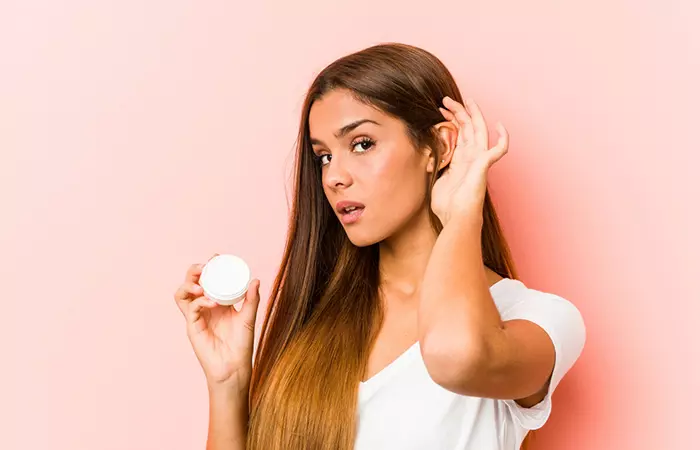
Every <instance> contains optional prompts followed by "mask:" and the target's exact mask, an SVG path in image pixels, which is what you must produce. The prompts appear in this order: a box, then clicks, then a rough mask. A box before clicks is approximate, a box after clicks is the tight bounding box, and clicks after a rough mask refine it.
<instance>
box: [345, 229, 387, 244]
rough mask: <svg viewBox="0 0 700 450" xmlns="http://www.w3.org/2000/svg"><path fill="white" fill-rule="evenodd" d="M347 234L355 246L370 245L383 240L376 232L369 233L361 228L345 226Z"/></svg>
mask: <svg viewBox="0 0 700 450" xmlns="http://www.w3.org/2000/svg"><path fill="white" fill-rule="evenodd" d="M345 234H346V235H347V236H348V239H350V242H352V244H353V245H354V246H355V247H369V246H370V245H374V244H376V243H377V242H379V241H381V240H382V238H381V237H379V236H377V235H375V234H374V233H367V232H366V231H365V230H359V229H354V230H352V229H350V230H349V229H348V228H345Z"/></svg>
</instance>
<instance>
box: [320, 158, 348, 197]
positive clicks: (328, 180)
mask: <svg viewBox="0 0 700 450" xmlns="http://www.w3.org/2000/svg"><path fill="white" fill-rule="evenodd" d="M323 183H324V184H325V185H326V187H327V188H329V189H343V188H348V187H350V186H351V185H352V175H351V174H350V171H348V170H347V168H346V167H345V166H344V165H343V163H342V161H341V159H340V158H338V157H334V158H332V159H331V161H330V162H329V163H328V166H327V167H326V170H325V173H324V174H323Z"/></svg>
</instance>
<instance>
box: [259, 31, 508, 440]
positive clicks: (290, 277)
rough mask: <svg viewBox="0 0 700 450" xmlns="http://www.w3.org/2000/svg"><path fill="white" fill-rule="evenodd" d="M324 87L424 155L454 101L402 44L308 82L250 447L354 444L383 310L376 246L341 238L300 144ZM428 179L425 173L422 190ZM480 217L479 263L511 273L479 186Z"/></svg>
mask: <svg viewBox="0 0 700 450" xmlns="http://www.w3.org/2000/svg"><path fill="white" fill-rule="evenodd" d="M333 89H347V90H348V91H350V92H352V93H353V94H354V95H355V96H356V98H357V99H358V100H360V101H363V102H366V103H367V104H370V105H372V106H375V107H377V108H379V109H381V110H382V111H384V112H386V113H387V114H389V115H392V116H394V117H396V118H398V119H400V120H402V121H403V122H404V123H405V125H406V127H407V129H408V132H409V134H410V137H411V139H412V141H413V143H414V144H415V146H416V148H425V147H426V146H428V147H430V148H431V149H432V151H433V157H435V156H436V151H438V150H439V148H438V145H439V141H438V140H437V136H436V134H435V133H434V132H433V125H435V124H437V123H440V122H442V121H444V118H443V117H442V115H441V114H440V112H439V110H438V106H439V105H441V104H442V99H443V97H444V96H446V95H449V96H450V97H452V98H453V99H455V100H457V101H459V102H462V97H461V95H460V93H459V89H458V87H457V84H456V83H455V81H454V79H453V78H452V75H451V74H450V72H449V71H448V70H447V68H446V67H445V66H444V65H443V64H442V63H441V62H440V60H438V59H437V58H436V57H435V56H433V55H432V54H430V53H428V52H427V51H425V50H421V49H419V48H416V47H413V46H409V45H405V44H382V45H376V46H373V47H370V48H367V49H364V50H362V51H359V52H356V53H353V54H351V55H348V56H345V57H343V58H341V59H339V60H337V61H335V62H333V63H332V64H330V65H329V66H328V67H326V68H325V69H324V70H323V71H322V72H321V73H320V74H319V75H318V76H317V77H316V79H315V80H314V82H313V83H312V85H311V87H310V88H309V91H308V93H307V95H306V99H305V101H304V104H303V107H302V111H301V122H300V124H299V135H298V139H297V151H296V160H295V180H294V198H293V202H292V210H291V221H290V225H289V232H288V237H287V244H286V248H285V251H284V256H283V258H282V262H281V265H280V270H279V273H278V275H277V277H276V279H275V282H274V284H273V287H272V291H271V295H270V301H269V304H268V309H267V313H266V317H265V320H264V323H263V327H262V332H261V338H260V344H259V346H258V350H257V353H256V356H255V364H254V369H253V374H252V379H251V386H250V422H249V430H248V438H247V448H248V449H250V450H329V449H333V450H336V449H339V450H351V449H352V448H353V447H354V440H355V428H356V414H357V395H358V387H359V383H360V381H361V380H362V376H363V375H364V373H365V370H366V364H367V360H368V357H369V354H370V350H371V348H372V345H373V342H374V340H375V338H376V336H377V332H378V331H379V327H380V325H381V323H382V320H383V311H382V308H381V304H380V302H379V300H378V290H379V247H378V244H374V245H371V246H367V247H356V246H354V245H353V244H352V243H351V242H350V240H349V239H348V237H347V236H346V234H345V231H344V230H343V228H342V226H341V225H340V223H339V221H338V220H337V218H336V216H335V213H334V212H333V210H332V208H331V207H330V205H329V203H328V201H327V200H326V198H325V194H324V192H323V186H322V183H321V172H320V169H319V166H318V164H317V163H316V161H315V160H314V157H313V152H312V149H311V144H310V137H309V112H310V110H311V106H312V104H313V102H314V101H316V100H318V99H319V98H321V97H322V96H323V95H324V94H326V93H328V92H329V91H331V90H333ZM438 176H439V174H438V173H436V172H434V173H433V176H432V177H431V179H430V180H429V183H430V186H432V184H433V183H434V182H435V180H436V179H437V177H438ZM428 192H430V190H428ZM427 205H430V201H429V199H427ZM483 218H484V222H483V231H482V250H483V252H482V253H483V257H484V264H485V265H486V266H488V267H489V268H491V269H492V270H493V271H495V272H497V273H498V274H500V275H501V276H503V277H509V278H515V277H516V274H515V268H514V266H513V262H512V260H511V257H510V253H509V250H508V246H507V244H506V242H505V239H504V237H503V233H502V231H501V228H500V226H499V222H498V217H497V216H496V211H495V209H494V207H493V204H492V202H491V198H490V196H489V194H488V193H487V194H486V201H485V203H484V209H483ZM431 222H432V224H433V228H434V229H435V231H436V232H438V233H439V232H440V230H441V225H440V221H439V220H438V219H437V217H435V215H434V214H432V212H431Z"/></svg>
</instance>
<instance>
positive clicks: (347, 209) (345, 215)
mask: <svg viewBox="0 0 700 450" xmlns="http://www.w3.org/2000/svg"><path fill="white" fill-rule="evenodd" d="M335 210H336V212H337V213H338V214H339V215H340V220H341V222H343V223H344V224H346V225H349V224H352V223H355V222H357V221H358V220H359V219H360V216H362V213H363V212H364V210H365V205H363V204H362V203H359V202H352V201H342V202H338V203H337V204H336V205H335Z"/></svg>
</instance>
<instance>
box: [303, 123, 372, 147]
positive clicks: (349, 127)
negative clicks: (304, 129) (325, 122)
mask: <svg viewBox="0 0 700 450" xmlns="http://www.w3.org/2000/svg"><path fill="white" fill-rule="evenodd" d="M363 123H373V124H375V125H379V122H375V121H374V120H372V119H360V120H356V121H354V122H351V123H349V124H347V125H345V126H344V127H342V128H341V129H339V130H338V131H337V132H336V133H335V134H334V136H335V137H336V138H337V139H341V138H342V137H343V136H345V135H346V134H348V133H349V132H351V131H352V130H354V129H355V128H357V127H359V126H360V125H362V124H363ZM311 144H312V145H324V144H323V142H321V141H319V140H318V139H314V138H311Z"/></svg>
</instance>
